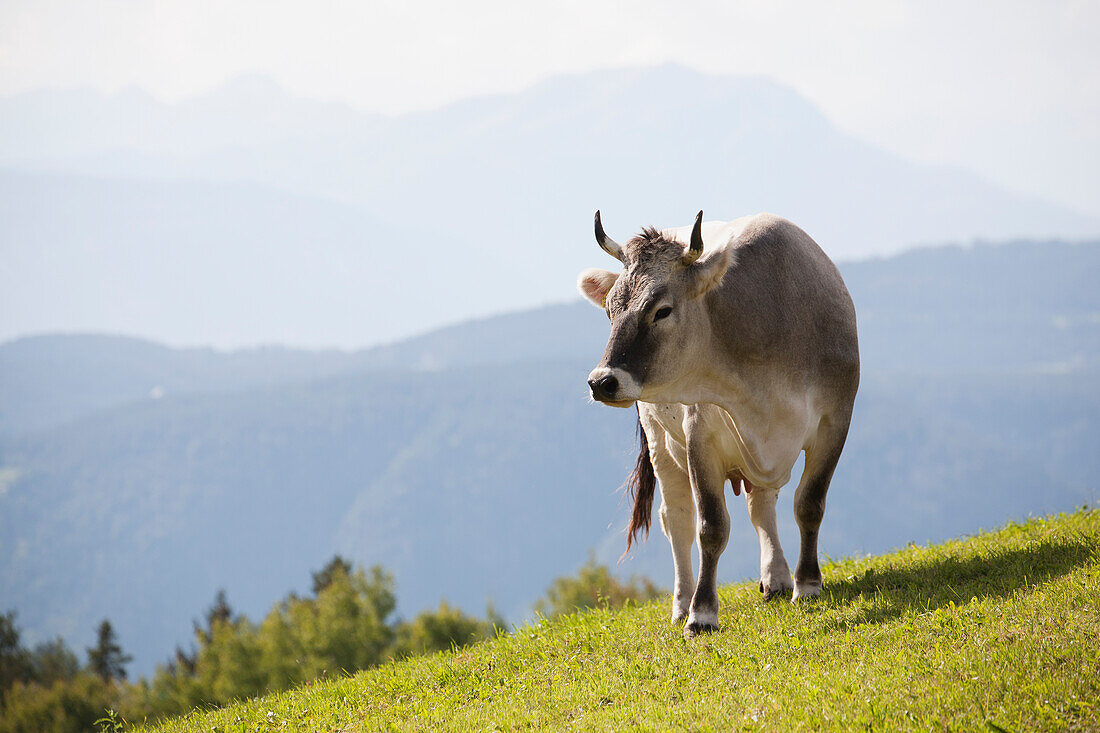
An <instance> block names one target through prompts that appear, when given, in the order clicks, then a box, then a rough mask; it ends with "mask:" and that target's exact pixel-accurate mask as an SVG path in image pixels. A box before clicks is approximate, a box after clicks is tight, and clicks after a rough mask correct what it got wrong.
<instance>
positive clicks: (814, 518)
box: [792, 416, 850, 601]
mask: <svg viewBox="0 0 1100 733" xmlns="http://www.w3.org/2000/svg"><path fill="white" fill-rule="evenodd" d="M849 419H850V416H844V417H843V419H841V420H832V421H831V420H829V419H828V418H826V419H825V420H823V421H822V426H821V429H820V430H819V432H818V436H817V439H816V440H815V441H814V445H813V446H812V447H811V448H810V449H808V450H807V451H806V468H805V470H804V471H803V472H802V479H801V480H800V481H799V482H798V490H797V491H795V495H794V517H795V520H797V522H798V529H799V531H800V532H801V534H802V547H801V550H800V551H799V554H798V565H796V566H795V569H794V598H793V599H792V600H796V601H797V600H798V599H799V598H804V597H815V596H818V595H820V594H821V568H820V566H819V565H818V561H817V536H818V529H819V528H820V527H821V519H822V517H824V516H825V495H826V494H827V493H828V491H829V482H830V481H832V478H833V470H834V469H835V468H836V464H837V461H839V460H840V452H841V451H842V450H843V449H844V440H845V438H846V437H847V435H848V423H849Z"/></svg>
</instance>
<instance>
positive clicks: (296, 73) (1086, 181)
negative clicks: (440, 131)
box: [0, 0, 1100, 213]
mask: <svg viewBox="0 0 1100 733" xmlns="http://www.w3.org/2000/svg"><path fill="white" fill-rule="evenodd" d="M1098 29H1100V3H1096V2H1081V1H1065V0H1049V1H1047V2H1019V1H1018V0H1008V1H1006V2H980V3H979V2H965V1H964V2H939V1H932V2H910V1H898V0H875V1H874V2H834V3H825V2H806V3H802V2H782V1H780V2H773V1H771V0H769V1H766V2H765V1H755V0H754V1H751V2H724V1H715V2H711V1H709V0H686V1H683V2H676V3H671V2H668V3H658V2H647V1H645V0H629V1H626V2H615V1H612V2H607V1H602V0H599V1H595V0H584V1H583V2H576V1H574V0H566V1H565V2H556V3H531V4H525V3H516V2H514V1H510V2H505V1H503V0H468V1H467V2H463V3H454V2H446V1H436V0H392V1H391V0H386V1H384V2H377V1H375V2H362V3H349V2H329V1H327V0H318V1H314V2H308V3H306V2H285V1H282V0H262V1H253V0H237V1H226V0H191V1H188V2H174V1H171V0H108V1H104V2H75V1H74V2H58V1H57V0H0V94H3V95H8V94H13V93H18V92H22V91H29V90H34V89H41V88H69V87H92V88H95V89H99V90H104V91H114V90H118V89H122V88H125V87H127V86H131V85H136V86H138V87H141V88H143V89H145V90H147V91H149V92H151V93H153V94H154V95H156V96H158V97H159V98H161V99H164V100H168V101H171V100H177V99H180V98H181V97H185V96H188V95H193V94H197V93H200V92H203V91H206V90H208V89H210V88H212V87H215V86H217V85H219V84H222V83H224V82H226V81H228V80H230V79H232V78H234V77H236V76H239V75H242V74H246V73H262V74H265V75H267V76H270V77H272V78H273V79H275V80H276V81H278V82H279V83H280V84H282V85H283V86H284V87H286V88H287V89H289V90H291V91H293V92H295V93H297V94H300V95H302V96H307V97H313V98H319V99H326V100H338V101H344V102H347V103H349V104H351V105H353V106H355V107H356V108H358V109H361V110H364V111H380V112H385V113H397V112H402V111H407V110H412V109H425V108H431V107H436V106H439V105H441V104H444V103H446V102H449V101H453V100H455V99H460V98H463V97H468V96H472V95H477V94H485V93H493V92H506V91H515V90H518V89H521V88H524V87H526V86H529V85H531V84H532V83H534V82H536V81H538V80H540V79H542V78H545V77H548V76H552V75H555V74H560V73H564V72H582V71H587V70H591V69H597V68H607V67H619V66H640V65H652V64H658V63H663V62H666V61H675V62H678V63H681V64H684V65H686V66H689V67H692V68H695V69H698V70H700V71H705V72H712V73H729V74H759V75H765V76H768V77H771V78H774V79H776V80H778V81H780V82H783V83H785V84H787V85H789V86H791V87H793V88H794V89H796V90H797V91H798V92H799V93H801V94H802V95H804V96H805V97H807V98H809V99H810V100H811V101H813V102H814V103H815V104H817V105H818V106H819V107H820V108H821V109H822V110H823V111H824V112H825V113H826V114H827V115H828V116H829V117H830V118H831V119H832V120H833V122H834V123H836V124H837V125H838V126H839V127H841V128H842V129H844V130H846V131H848V132H851V133H854V134H856V135H857V136H859V137H861V138H863V139H865V140H868V141H870V142H872V143H875V144H877V145H879V146H881V147H883V148H885V149H888V150H890V151H893V152H896V153H898V154H900V155H903V156H905V157H907V158H910V159H912V160H916V161H919V162H924V163H929V164H945V165H957V166H962V167H965V168H969V169H971V170H973V171H976V172H978V173H979V174H981V175H983V176H985V177H987V178H989V179H991V180H993V181H995V182H997V183H1000V184H1002V185H1004V186H1006V187H1008V188H1010V189H1012V190H1015V191H1018V192H1024V193H1029V194H1033V195H1036V196H1040V197H1043V198H1046V199H1048V200H1050V201H1055V202H1058V203H1061V204H1064V205H1068V206H1071V207H1074V208H1076V209H1078V210H1080V211H1085V212H1090V213H1100V174H1098V173H1097V171H1098V170H1100V74H1098V73H1097V69H1098V68H1100V44H1098V43H1096V34H1097V30H1098Z"/></svg>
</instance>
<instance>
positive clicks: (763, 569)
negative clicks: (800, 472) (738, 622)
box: [745, 486, 794, 601]
mask: <svg viewBox="0 0 1100 733" xmlns="http://www.w3.org/2000/svg"><path fill="white" fill-rule="evenodd" d="M746 488H747V487H746ZM778 499H779V489H766V488H764V487H762V486H756V487H753V488H752V489H751V490H748V491H747V492H746V496H745V500H746V504H747V506H748V510H749V519H750V520H752V526H753V527H755V528H756V536H757V537H758V538H759V540H760V591H761V592H762V593H763V594H764V600H765V601H770V600H771V599H772V598H775V597H776V596H778V595H779V594H781V593H784V592H786V591H789V590H790V589H791V588H793V587H794V584H793V583H792V582H791V569H790V567H789V566H788V565H787V558H786V557H784V555H783V547H782V545H780V544H779V527H778V524H777V522H776V518H775V502H776V501H777V500H778Z"/></svg>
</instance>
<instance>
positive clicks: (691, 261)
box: [577, 211, 729, 407]
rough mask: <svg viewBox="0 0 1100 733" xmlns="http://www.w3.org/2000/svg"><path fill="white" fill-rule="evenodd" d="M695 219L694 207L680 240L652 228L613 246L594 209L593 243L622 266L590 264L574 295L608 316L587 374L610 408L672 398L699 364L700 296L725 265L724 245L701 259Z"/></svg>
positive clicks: (703, 338) (706, 325)
mask: <svg viewBox="0 0 1100 733" xmlns="http://www.w3.org/2000/svg"><path fill="white" fill-rule="evenodd" d="M702 224H703V212H702V211H700V212H699V214H698V216H696V217H695V226H694V227H693V228H692V231H691V239H690V242H689V244H688V245H686V246H685V245H684V244H683V243H682V242H677V241H676V240H675V239H673V238H671V237H666V236H665V235H663V234H662V233H661V232H659V231H657V230H656V229H643V230H642V233H641V234H639V235H638V236H637V237H634V238H633V239H631V240H630V241H629V242H627V243H626V244H625V245H620V244H618V243H617V242H615V241H614V240H613V239H611V238H610V237H608V236H607V234H605V233H604V230H603V224H602V223H601V222H600V212H598V211H597V212H596V241H597V242H598V243H599V245H600V247H602V248H603V249H604V251H605V252H607V253H608V254H610V255H611V256H612V257H615V258H616V259H618V260H619V261H620V262H622V263H623V265H624V268H625V269H624V270H623V272H622V273H615V272H609V271H608V270H599V269H589V270H585V271H584V272H582V273H581V274H580V276H579V277H578V278H577V287H578V288H580V291H581V293H583V294H584V296H585V297H586V298H588V299H589V300H590V301H592V302H593V303H595V304H596V305H598V306H600V307H601V308H603V309H604V310H605V311H606V312H607V316H608V318H610V319H611V338H610V339H608V342H607V348H606V349H605V350H604V355H603V359H602V360H600V364H599V366H597V367H596V368H595V369H593V370H592V373H591V374H589V375H588V386H589V387H590V388H591V390H592V397H593V399H596V400H599V401H600V402H603V403H604V404H608V405H613V406H615V407H630V406H631V405H632V404H634V402H635V401H636V400H644V401H646V402H650V401H652V402H674V401H678V400H677V399H676V394H677V393H679V392H681V390H680V389H679V388H678V383H679V382H682V381H683V380H688V379H691V378H692V376H693V374H694V373H695V372H696V371H697V370H698V368H699V367H700V357H701V356H702V352H703V349H704V348H705V347H706V342H707V340H708V339H709V334H710V320H709V318H708V317H707V313H706V310H705V307H704V298H703V295H705V294H706V293H707V292H708V291H709V290H710V289H711V288H713V287H714V286H715V285H717V284H718V283H719V282H720V281H721V279H722V276H723V275H724V274H725V273H726V269H727V267H728V266H729V251H728V249H727V248H725V247H722V248H720V249H717V250H715V251H713V252H711V253H708V256H707V257H701V255H702V254H703V235H702Z"/></svg>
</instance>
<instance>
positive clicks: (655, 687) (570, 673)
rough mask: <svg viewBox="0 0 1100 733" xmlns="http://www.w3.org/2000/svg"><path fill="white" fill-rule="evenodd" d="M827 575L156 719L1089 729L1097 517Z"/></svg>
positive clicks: (839, 566) (1093, 696)
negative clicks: (699, 629) (699, 606)
mask: <svg viewBox="0 0 1100 733" xmlns="http://www.w3.org/2000/svg"><path fill="white" fill-rule="evenodd" d="M662 539H663V538H660V537H654V539H653V541H662ZM824 574H825V590H824V592H823V595H822V598H820V599H818V600H816V601H811V602H809V603H807V604H799V605H793V604H791V603H789V602H785V601H779V602H772V603H768V604H765V603H763V602H762V601H761V598H760V594H759V593H758V592H757V590H756V584H755V583H744V584H740V585H733V586H728V587H725V588H723V589H721V591H720V597H721V602H722V611H721V616H720V623H721V625H722V629H721V631H719V632H718V633H715V634H711V635H708V636H704V637H700V638H698V639H694V640H691V641H685V640H684V639H682V638H681V636H680V628H679V627H678V626H673V625H672V624H671V623H670V622H669V621H668V618H667V616H668V610H669V609H668V605H667V603H665V602H662V603H660V604H647V605H644V606H639V607H628V608H625V609H621V610H618V611H609V610H599V611H592V612H588V613H581V614H576V615H573V616H567V617H564V618H560V619H557V620H554V621H551V622H544V623H543V624H541V625H538V626H531V627H525V628H522V629H519V630H517V631H515V632H513V633H511V634H509V635H507V636H502V637H499V638H497V639H495V640H493V641H490V642H486V643H483V644H480V645H478V646H475V647H471V648H467V649H462V650H459V651H455V652H450V653H443V654H437V655H434V656H430V657H421V658H414V659H410V660H407V661H404V662H401V663H398V664H389V665H386V666H384V667H380V668H377V669H374V670H370V671H367V672H363V673H361V674H357V675H355V676H353V677H348V678H341V679H335V680H328V681H322V682H318V683H315V684H312V685H306V686H305V687H302V688H299V689H297V690H292V691H288V692H285V693H281V694H276V695H270V696H268V697H264V698H259V699H256V700H249V701H247V702H243V703H240V704H236V705H232V706H230V707H227V708H224V709H221V710H213V711H205V712H200V713H195V714H192V715H190V716H188V717H185V718H179V719H175V720H171V721H169V722H167V723H165V724H163V725H162V726H160V727H158V728H156V730H161V731H205V732H208V733H209V732H210V731H217V732H231V731H253V730H307V731H360V730H364V731H373V730H391V729H394V730H437V729H453V730H498V729H499V730H504V729H532V730H539V729H544V728H549V729H585V730H588V729H595V730H615V731H621V730H650V729H689V730H731V729H733V730H742V729H743V730H812V729H826V730H838V729H839V730H848V729H851V730H993V731H998V730H1006V731H1020V730H1029V731H1030V730H1100V710H1098V706H1100V700H1098V692H1100V591H1098V587H1100V512H1098V511H1096V510H1081V511H1078V512H1076V513H1074V514H1071V515H1061V516H1057V517H1049V518H1045V519H1035V520H1031V521H1029V522H1027V523H1024V524H1013V525H1009V526H1007V527H1005V528H1003V529H1000V530H997V531H995V532H990V533H986V534H981V535H978V536H976V537H972V538H967V539H963V540H957V541H952V542H949V543H946V544H943V545H936V546H933V547H916V546H910V547H908V548H906V549H904V550H901V551H899V552H896V553H894V554H891V555H884V556H881V557H875V558H869V559H865V560H845V561H841V562H837V563H833V564H830V565H829V566H828V567H826V568H825V570H824Z"/></svg>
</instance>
